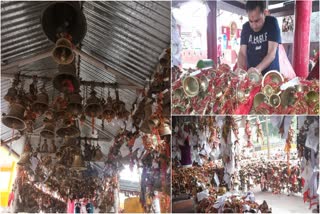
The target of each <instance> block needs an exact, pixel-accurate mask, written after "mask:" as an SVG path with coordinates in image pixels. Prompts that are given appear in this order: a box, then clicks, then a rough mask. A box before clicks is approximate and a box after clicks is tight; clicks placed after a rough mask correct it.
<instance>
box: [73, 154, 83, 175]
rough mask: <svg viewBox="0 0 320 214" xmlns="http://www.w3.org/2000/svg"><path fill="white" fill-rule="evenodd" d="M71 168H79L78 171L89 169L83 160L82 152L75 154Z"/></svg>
mask: <svg viewBox="0 0 320 214" xmlns="http://www.w3.org/2000/svg"><path fill="white" fill-rule="evenodd" d="M71 169H73V170H78V171H83V170H86V169H87V167H86V164H85V162H84V161H83V157H82V155H81V154H77V155H74V158H73V162H72V165H71Z"/></svg>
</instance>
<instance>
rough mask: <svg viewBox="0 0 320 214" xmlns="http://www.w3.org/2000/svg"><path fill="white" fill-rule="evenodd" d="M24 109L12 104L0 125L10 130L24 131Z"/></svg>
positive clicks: (19, 105)
mask: <svg viewBox="0 0 320 214" xmlns="http://www.w3.org/2000/svg"><path fill="white" fill-rule="evenodd" d="M24 112H25V108H24V106H23V105H21V104H18V103H13V104H12V105H11V106H10V108H9V114H7V115H5V116H3V117H2V123H3V124H4V125H5V126H7V127H9V128H12V129H17V130H24V129H25V128H26V123H25V122H24V120H23V119H24Z"/></svg>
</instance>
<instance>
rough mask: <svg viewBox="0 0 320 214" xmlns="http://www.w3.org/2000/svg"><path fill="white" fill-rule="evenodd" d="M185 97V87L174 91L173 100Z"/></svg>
mask: <svg viewBox="0 0 320 214" xmlns="http://www.w3.org/2000/svg"><path fill="white" fill-rule="evenodd" d="M183 96H184V91H183V87H180V88H177V89H176V90H174V91H173V99H182V98H183Z"/></svg>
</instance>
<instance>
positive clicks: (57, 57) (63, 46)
mask: <svg viewBox="0 0 320 214" xmlns="http://www.w3.org/2000/svg"><path fill="white" fill-rule="evenodd" d="M52 57H53V59H54V61H55V62H56V63H58V64H64V65H65V64H70V63H71V62H73V60H74V53H73V50H72V43H71V42H70V41H69V40H68V39H65V38H61V39H59V40H58V41H57V42H56V47H55V48H54V49H53V51H52Z"/></svg>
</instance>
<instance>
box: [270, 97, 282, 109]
mask: <svg viewBox="0 0 320 214" xmlns="http://www.w3.org/2000/svg"><path fill="white" fill-rule="evenodd" d="M269 102H270V105H272V106H273V107H274V108H277V107H278V106H279V105H280V104H281V98H280V96H279V95H277V94H272V95H271V96H270V99H269Z"/></svg>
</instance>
